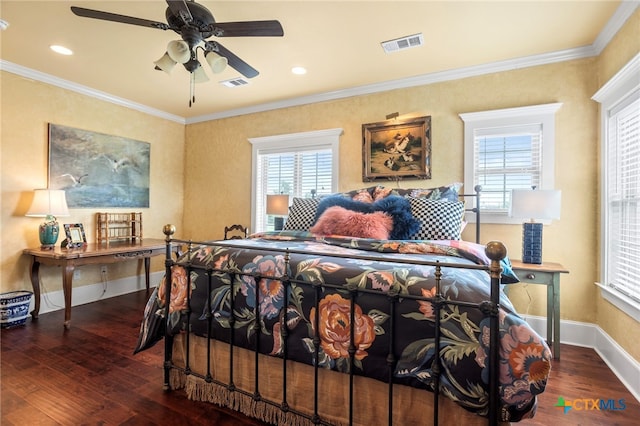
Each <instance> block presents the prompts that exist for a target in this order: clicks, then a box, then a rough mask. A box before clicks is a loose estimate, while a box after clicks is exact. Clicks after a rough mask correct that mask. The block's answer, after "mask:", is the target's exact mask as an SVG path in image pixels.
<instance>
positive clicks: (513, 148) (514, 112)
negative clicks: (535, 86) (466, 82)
mask: <svg viewBox="0 0 640 426" xmlns="http://www.w3.org/2000/svg"><path fill="white" fill-rule="evenodd" d="M561 105H562V104H560V103H554V104H546V105H536V106H528V107H521V108H510V109H501V110H493V111H482V112H473V113H465V114H460V118H462V120H463V121H464V149H465V155H464V170H465V175H464V186H465V188H466V189H465V191H471V190H472V189H473V188H474V187H475V186H476V185H480V186H482V197H481V198H480V208H481V209H482V211H483V221H486V222H487V223H520V222H521V221H520V220H519V219H516V218H509V217H508V213H509V206H510V204H511V190H512V189H523V188H531V187H532V186H535V187H536V188H539V189H554V188H553V185H554V173H553V169H554V139H555V112H556V111H557V110H558V108H560V106H561ZM467 219H468V220H470V221H473V220H475V216H474V215H470V216H469V217H468V218H467Z"/></svg>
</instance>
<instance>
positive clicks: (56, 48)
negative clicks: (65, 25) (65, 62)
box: [49, 44, 73, 55]
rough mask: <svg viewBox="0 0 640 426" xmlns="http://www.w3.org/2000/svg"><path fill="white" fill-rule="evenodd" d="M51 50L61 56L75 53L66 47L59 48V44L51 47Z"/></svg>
mask: <svg viewBox="0 0 640 426" xmlns="http://www.w3.org/2000/svg"><path fill="white" fill-rule="evenodd" d="M49 47H50V48H51V50H53V51H54V52H56V53H59V54H61V55H73V51H72V50H71V49H68V48H66V47H64V46H58V45H57V44H54V45H51V46H49Z"/></svg>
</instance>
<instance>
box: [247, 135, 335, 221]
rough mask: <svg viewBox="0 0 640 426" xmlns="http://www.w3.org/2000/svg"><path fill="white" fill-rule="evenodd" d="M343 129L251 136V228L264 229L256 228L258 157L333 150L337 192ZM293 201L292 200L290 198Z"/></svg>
mask: <svg viewBox="0 0 640 426" xmlns="http://www.w3.org/2000/svg"><path fill="white" fill-rule="evenodd" d="M342 134H343V130H342V129H340V128H335V129H326V130H316V131H311V132H301V133H288V134H282V135H275V136H264V137H257V138H249V142H250V143H251V144H252V154H251V229H252V232H260V231H263V230H260V229H256V217H257V216H256V215H257V211H256V210H257V203H256V197H257V192H258V191H257V186H258V182H257V179H258V178H259V176H258V173H257V170H258V157H259V156H260V155H265V154H271V153H285V152H299V151H308V150H311V149H330V150H331V192H337V188H338V178H339V165H340V154H339V151H340V150H339V146H340V136H341V135H342ZM289 201H290V202H291V200H289Z"/></svg>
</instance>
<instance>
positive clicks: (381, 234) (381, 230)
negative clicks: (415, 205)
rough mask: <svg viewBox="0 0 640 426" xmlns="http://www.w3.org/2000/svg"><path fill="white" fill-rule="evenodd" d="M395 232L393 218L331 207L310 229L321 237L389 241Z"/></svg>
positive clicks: (379, 212) (383, 214)
mask: <svg viewBox="0 0 640 426" xmlns="http://www.w3.org/2000/svg"><path fill="white" fill-rule="evenodd" d="M392 230H393V218H392V217H391V216H389V215H388V214H386V213H384V212H381V211H377V212H373V213H360V212H355V211H353V210H347V209H345V208H343V207H339V206H333V207H329V208H328V209H326V210H325V211H324V213H322V215H321V216H320V217H319V218H318V221H317V222H316V224H315V225H313V226H312V227H311V229H310V231H311V232H313V233H314V234H320V235H346V236H350V237H359V238H373V239H376V240H387V239H389V234H390V233H391V231H392Z"/></svg>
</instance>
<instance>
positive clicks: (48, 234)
mask: <svg viewBox="0 0 640 426" xmlns="http://www.w3.org/2000/svg"><path fill="white" fill-rule="evenodd" d="M39 231H40V244H41V245H42V248H43V249H45V248H46V249H49V248H53V246H55V245H56V242H57V241H58V235H59V234H60V226H59V225H58V221H56V218H55V217H54V216H51V215H48V216H47V217H46V218H45V221H44V222H43V223H41V224H40V229H39Z"/></svg>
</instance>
